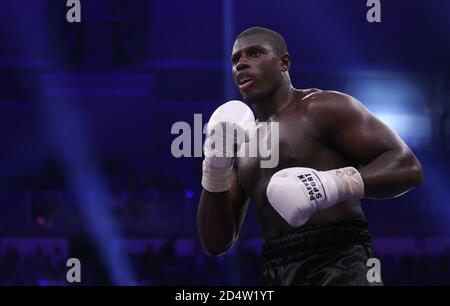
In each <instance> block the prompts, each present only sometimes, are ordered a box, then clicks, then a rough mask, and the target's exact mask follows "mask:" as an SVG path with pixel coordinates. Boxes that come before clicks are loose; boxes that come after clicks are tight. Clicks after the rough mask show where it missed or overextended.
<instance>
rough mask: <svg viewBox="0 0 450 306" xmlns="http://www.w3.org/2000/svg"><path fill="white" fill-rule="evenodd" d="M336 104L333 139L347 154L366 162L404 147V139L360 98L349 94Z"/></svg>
mask: <svg viewBox="0 0 450 306" xmlns="http://www.w3.org/2000/svg"><path fill="white" fill-rule="evenodd" d="M341 102H342V103H339V104H337V105H336V109H335V111H334V112H333V116H334V118H333V121H334V122H332V126H329V130H330V135H331V136H332V137H331V139H330V140H331V142H332V143H333V144H334V145H335V146H336V147H337V148H338V149H339V150H340V151H341V152H343V153H344V154H345V155H347V156H348V157H349V158H351V159H352V160H353V161H355V162H358V163H359V164H362V165H365V164H367V163H369V162H370V161H372V160H373V159H375V158H376V157H377V156H379V155H380V154H382V153H384V152H386V151H389V150H392V149H395V148H401V147H402V146H403V141H402V140H401V139H400V137H399V136H398V135H397V134H396V133H395V132H394V131H392V129H390V128H389V127H388V126H387V125H386V124H384V123H383V122H382V121H381V120H380V119H378V118H376V117H375V116H374V115H373V114H372V113H370V112H369V111H368V110H367V108H365V107H364V106H363V105H362V104H361V102H359V101H358V100H356V99H354V98H351V97H345V98H344V99H343V101H341Z"/></svg>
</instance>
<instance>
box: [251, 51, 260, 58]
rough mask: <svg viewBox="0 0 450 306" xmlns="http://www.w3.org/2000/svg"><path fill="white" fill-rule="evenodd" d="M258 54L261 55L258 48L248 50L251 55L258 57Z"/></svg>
mask: <svg viewBox="0 0 450 306" xmlns="http://www.w3.org/2000/svg"><path fill="white" fill-rule="evenodd" d="M260 55H261V52H259V51H258V50H253V51H251V52H250V56H251V57H258V56H260Z"/></svg>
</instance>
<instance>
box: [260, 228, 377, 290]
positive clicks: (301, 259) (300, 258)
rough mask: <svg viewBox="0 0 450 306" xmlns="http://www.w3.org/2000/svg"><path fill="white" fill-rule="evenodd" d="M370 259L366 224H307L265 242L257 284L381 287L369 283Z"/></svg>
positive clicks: (368, 235) (373, 252)
mask: <svg viewBox="0 0 450 306" xmlns="http://www.w3.org/2000/svg"><path fill="white" fill-rule="evenodd" d="M370 258H376V255H375V251H374V249H373V247H372V246H371V236H370V234H369V231H368V227H367V223H366V222H365V221H362V220H346V221H338V222H333V223H328V224H314V225H306V226H302V227H301V228H299V229H298V230H296V231H295V232H292V233H289V234H287V235H284V236H282V237H280V238H276V239H272V240H268V241H267V242H265V243H264V245H263V268H262V272H261V275H260V278H259V281H260V284H261V285H275V286H302V285H303V286H373V285H378V286H380V285H383V283H382V281H380V282H369V280H368V277H367V274H368V271H369V269H371V266H370V265H369V266H368V265H367V262H368V260H369V259H370ZM380 278H381V275H380ZM371 281H373V279H371Z"/></svg>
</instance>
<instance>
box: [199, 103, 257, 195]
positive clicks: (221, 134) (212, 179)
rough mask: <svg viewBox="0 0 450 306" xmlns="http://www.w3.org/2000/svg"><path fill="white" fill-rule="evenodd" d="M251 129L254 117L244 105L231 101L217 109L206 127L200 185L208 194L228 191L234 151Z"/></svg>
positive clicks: (245, 138)
mask: <svg viewBox="0 0 450 306" xmlns="http://www.w3.org/2000/svg"><path fill="white" fill-rule="evenodd" d="M254 129H255V116H254V115H253V112H252V110H251V109H250V107H248V106H247V105H246V104H245V103H244V102H241V101H237V100H233V101H229V102H227V103H225V104H223V105H221V106H220V107H218V108H217V109H216V110H215V111H214V113H213V114H212V115H211V118H210V119H209V122H208V125H207V131H206V140H205V145H204V153H205V159H204V160H203V176H202V186H203V188H204V189H205V190H207V191H209V192H223V191H227V190H228V189H229V188H230V185H231V180H232V174H233V161H234V157H235V149H236V152H237V151H239V149H240V147H241V145H242V144H243V143H244V142H247V141H249V137H251V136H250V135H251V134H252V132H253V130H254Z"/></svg>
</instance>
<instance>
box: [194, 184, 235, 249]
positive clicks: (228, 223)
mask: <svg viewBox="0 0 450 306" xmlns="http://www.w3.org/2000/svg"><path fill="white" fill-rule="evenodd" d="M197 228H198V232H199V235H200V241H201V243H202V246H203V248H204V249H205V251H206V252H208V253H209V254H210V255H214V256H218V255H220V254H222V253H224V252H226V251H227V249H228V248H229V246H231V245H232V243H233V241H234V239H235V236H236V232H235V228H236V226H235V219H234V214H233V210H232V208H231V205H230V204H229V192H221V193H210V192H208V191H206V190H203V192H202V195H201V198H200V203H199V208H198V214H197Z"/></svg>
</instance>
